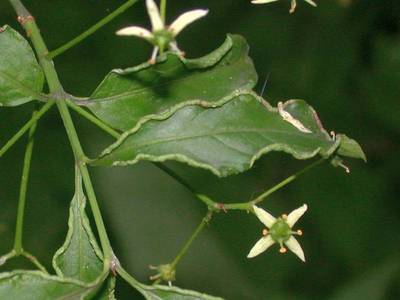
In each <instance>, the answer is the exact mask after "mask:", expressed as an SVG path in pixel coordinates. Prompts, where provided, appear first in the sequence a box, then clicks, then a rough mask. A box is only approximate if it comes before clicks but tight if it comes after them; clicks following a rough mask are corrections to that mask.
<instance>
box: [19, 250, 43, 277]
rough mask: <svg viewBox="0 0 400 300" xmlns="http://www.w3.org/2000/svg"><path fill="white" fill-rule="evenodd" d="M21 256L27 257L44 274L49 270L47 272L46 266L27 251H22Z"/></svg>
mask: <svg viewBox="0 0 400 300" xmlns="http://www.w3.org/2000/svg"><path fill="white" fill-rule="evenodd" d="M21 256H23V257H25V258H26V259H28V260H29V261H30V262H31V263H32V264H33V265H34V266H36V268H38V269H39V270H40V271H42V272H44V273H46V274H48V273H49V272H47V270H46V268H45V267H44V266H43V265H42V264H41V263H40V262H39V260H38V259H37V258H36V257H35V256H34V255H32V254H30V253H29V252H26V251H23V252H22V253H21Z"/></svg>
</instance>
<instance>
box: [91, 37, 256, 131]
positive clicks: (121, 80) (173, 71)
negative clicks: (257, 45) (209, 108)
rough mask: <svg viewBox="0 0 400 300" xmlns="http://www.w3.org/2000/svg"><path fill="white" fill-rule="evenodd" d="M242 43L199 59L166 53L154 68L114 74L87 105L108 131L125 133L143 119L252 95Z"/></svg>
mask: <svg viewBox="0 0 400 300" xmlns="http://www.w3.org/2000/svg"><path fill="white" fill-rule="evenodd" d="M248 48H249V47H248V45H247V43H246V41H245V40H244V38H242V37H241V36H238V35H229V36H228V37H227V39H226V41H225V43H224V44H223V45H222V46H221V47H220V48H218V49H217V50H215V51H214V52H212V53H211V54H209V55H206V56H204V57H202V58H199V59H182V58H181V57H179V56H178V55H177V54H174V53H167V54H166V55H165V56H163V57H162V58H161V59H159V61H158V62H157V64H155V65H151V64H148V63H145V64H142V65H139V66H137V67H134V68H130V69H126V70H113V71H112V72H111V73H110V74H109V75H108V76H107V77H106V78H105V79H104V80H103V82H102V83H101V84H100V86H99V87H98V88H97V89H96V91H95V92H94V93H93V95H92V96H91V99H92V101H90V102H88V104H87V105H88V107H89V109H90V110H91V111H92V112H93V113H94V114H95V115H96V116H97V117H98V118H100V119H101V120H103V121H104V122H106V123H108V124H109V125H110V126H112V127H114V128H117V129H120V130H128V129H130V128H132V127H133V126H135V125H136V123H137V122H138V120H139V119H141V118H142V117H144V116H147V115H152V114H158V113H161V112H164V111H166V110H169V109H173V108H174V107H175V106H177V105H179V104H181V103H182V102H185V101H188V100H194V99H202V100H203V101H209V102H213V101H217V100H218V99H220V98H223V97H224V96H226V95H229V94H230V93H232V92H233V91H235V90H238V89H252V88H253V87H254V86H255V84H256V82H257V73H256V71H255V69H254V66H253V63H252V61H251V59H250V58H249V57H248V50H249V49H248Z"/></svg>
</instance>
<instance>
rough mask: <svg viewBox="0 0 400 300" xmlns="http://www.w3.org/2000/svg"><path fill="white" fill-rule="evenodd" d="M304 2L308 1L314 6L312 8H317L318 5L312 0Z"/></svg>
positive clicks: (307, 0)
mask: <svg viewBox="0 0 400 300" xmlns="http://www.w3.org/2000/svg"><path fill="white" fill-rule="evenodd" d="M304 1H306V2H307V3H308V4H310V5H312V6H315V7H317V4H316V3H315V2H314V1H312V0H304Z"/></svg>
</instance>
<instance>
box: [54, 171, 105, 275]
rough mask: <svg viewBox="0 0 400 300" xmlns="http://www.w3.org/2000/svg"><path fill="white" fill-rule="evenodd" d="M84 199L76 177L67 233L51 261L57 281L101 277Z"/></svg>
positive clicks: (77, 175)
mask: <svg viewBox="0 0 400 300" xmlns="http://www.w3.org/2000/svg"><path fill="white" fill-rule="evenodd" d="M85 206H86V198H85V194H84V192H83V189H82V176H81V174H80V172H79V171H78V170H76V174H75V196H74V198H73V199H72V201H71V206H70V216H69V220H68V227H69V229H68V233H67V238H66V240H65V243H64V245H63V246H62V247H61V248H60V249H59V250H58V251H57V252H56V254H55V255H54V258H53V267H54V269H55V270H56V273H57V275H58V276H60V277H68V278H73V279H76V280H80V281H83V282H92V281H93V280H95V279H96V278H98V276H99V275H100V274H101V273H102V270H103V263H102V253H101V251H100V249H99V247H98V245H97V242H96V239H95V237H94V235H93V232H92V230H91V228H90V224H89V220H88V217H87V215H86V212H85Z"/></svg>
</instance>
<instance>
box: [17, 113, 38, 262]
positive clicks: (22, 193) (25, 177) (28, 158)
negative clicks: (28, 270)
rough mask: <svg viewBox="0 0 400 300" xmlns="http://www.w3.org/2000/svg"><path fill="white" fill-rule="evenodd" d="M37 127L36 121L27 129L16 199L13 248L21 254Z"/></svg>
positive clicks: (33, 114)
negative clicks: (27, 192)
mask: <svg viewBox="0 0 400 300" xmlns="http://www.w3.org/2000/svg"><path fill="white" fill-rule="evenodd" d="M36 114H37V110H36V109H35V110H34V112H33V113H32V118H33V117H34V116H35V115H36ZM36 127H37V122H36V123H34V125H33V126H32V127H31V128H30V130H29V135H28V144H27V146H26V150H25V156H24V166H23V169H22V177H21V186H20V190H19V199H18V213H17V224H16V226H15V240H14V250H15V252H16V255H21V254H22V253H23V252H24V249H23V247H22V237H23V227H24V216H25V204H26V191H27V188H28V182H29V173H30V169H31V162H32V152H33V144H34V135H35V131H36Z"/></svg>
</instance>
